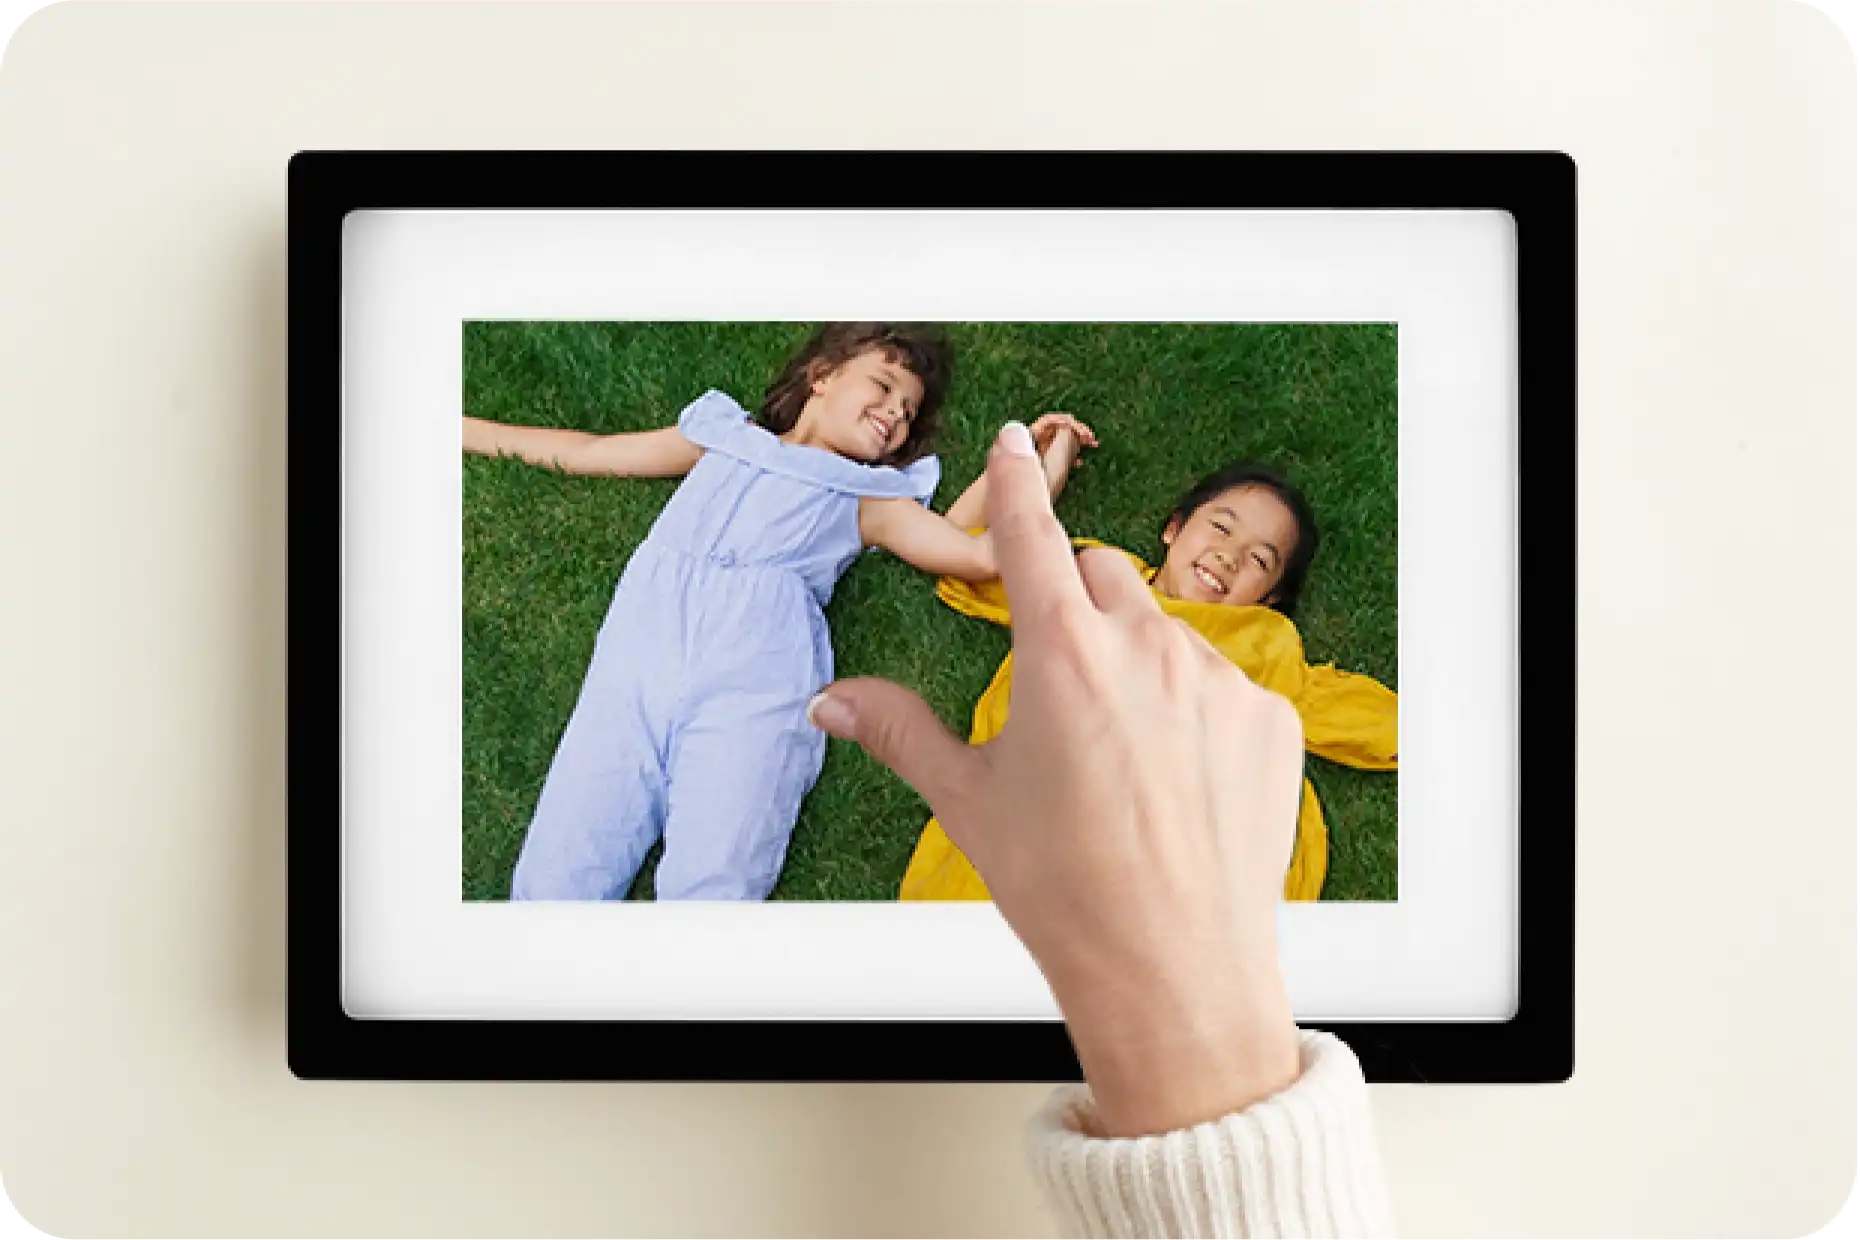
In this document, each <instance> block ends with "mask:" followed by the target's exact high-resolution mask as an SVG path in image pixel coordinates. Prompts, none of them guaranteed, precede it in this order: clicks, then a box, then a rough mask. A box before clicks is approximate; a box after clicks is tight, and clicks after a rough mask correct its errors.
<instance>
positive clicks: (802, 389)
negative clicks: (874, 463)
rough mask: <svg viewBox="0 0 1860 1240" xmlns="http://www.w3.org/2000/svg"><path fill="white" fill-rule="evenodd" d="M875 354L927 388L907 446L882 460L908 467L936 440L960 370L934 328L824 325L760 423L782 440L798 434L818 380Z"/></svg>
mask: <svg viewBox="0 0 1860 1240" xmlns="http://www.w3.org/2000/svg"><path fill="white" fill-rule="evenodd" d="M875 349H876V350H878V351H880V352H882V353H884V355H885V358H886V360H888V361H892V362H896V363H897V364H898V365H900V366H902V367H904V368H905V369H906V370H908V371H910V372H911V373H912V374H914V375H916V376H917V381H918V382H919V383H921V384H923V385H924V397H923V399H922V400H921V401H919V402H918V403H917V413H916V415H915V416H913V417H912V418H911V424H910V430H909V431H907V432H906V433H905V437H904V442H903V443H901V444H899V445H898V448H897V450H896V451H894V452H890V453H887V454H886V455H885V456H883V457H881V458H880V460H879V463H880V464H881V465H899V466H902V465H909V464H910V463H911V462H912V461H914V460H916V459H917V458H918V457H920V456H923V455H924V454H925V453H927V452H928V451H929V450H930V444H931V441H932V440H933V439H934V438H935V436H936V430H937V410H938V409H939V408H940V407H941V406H942V404H943V397H944V395H945V394H947V393H948V391H949V381H950V378H951V375H952V374H953V372H954V371H955V368H956V349H955V346H954V345H952V344H951V343H950V341H949V337H948V336H946V335H944V333H943V329H942V328H940V327H938V326H937V325H936V324H934V323H828V324H826V325H824V326H823V327H821V328H820V330H818V331H816V332H815V333H814V334H813V335H812V336H811V337H809V338H808V341H807V343H806V344H805V345H802V346H801V351H800V352H799V353H796V354H795V355H794V357H792V358H791V359H789V362H788V364H787V365H786V366H784V367H783V368H782V372H781V375H780V377H779V378H777V379H776V380H775V382H774V383H772V384H770V385H769V390H768V391H767V392H765V393H763V395H762V409H761V411H760V412H758V413H757V414H756V421H757V422H759V423H761V424H762V425H763V426H764V427H766V428H768V429H769V430H771V431H773V432H775V434H777V435H782V434H786V433H787V432H788V431H791V430H793V429H794V424H795V423H796V422H797V421H799V420H800V417H801V410H802V409H803V408H805V407H806V405H807V398H808V397H809V396H811V395H812V394H813V386H814V380H816V379H818V378H820V376H821V374H822V373H824V372H825V371H831V370H833V369H836V368H838V367H840V366H843V365H845V364H846V363H847V362H850V361H851V360H852V359H853V358H855V357H859V356H860V355H862V354H865V353H870V352H872V351H873V350H875ZM823 368H824V369H823Z"/></svg>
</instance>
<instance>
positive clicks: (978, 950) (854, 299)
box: [289, 152, 1575, 1082]
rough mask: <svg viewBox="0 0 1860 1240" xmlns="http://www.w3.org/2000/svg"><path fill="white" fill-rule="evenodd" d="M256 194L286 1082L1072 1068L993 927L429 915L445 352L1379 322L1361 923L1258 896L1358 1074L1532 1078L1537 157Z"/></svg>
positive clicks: (708, 177) (1560, 949) (950, 910)
mask: <svg viewBox="0 0 1860 1240" xmlns="http://www.w3.org/2000/svg"><path fill="white" fill-rule="evenodd" d="M290 178H291V180H290V242H289V245H290V290H289V298H290V420H291V427H290V481H291V498H290V582H291V588H290V599H291V601H290V626H291V633H290V660H291V663H290V701H291V705H290V734H291V741H290V765H291V776H290V789H291V791H290V797H291V813H290V847H289V858H290V875H289V898H290V910H289V934H290V940H289V953H290V959H289V1005H290V1021H289V1030H290V1060H291V1064H292V1068H293V1070H294V1071H295V1072H297V1073H298V1075H300V1076H304V1077H310V1078H323V1077H333V1078H365V1077H375V1078H435V1077H437V1078H451V1079H526V1078H527V1079H732V1080H738V1079H740V1080H881V1079H882V1080H1071V1079H1077V1078H1078V1065H1077V1060H1076V1058H1075V1057H1074V1055H1073V1053H1072V1050H1071V1047H1070V1044H1069V1042H1068V1041H1067V1039H1066V1036H1065V1032H1064V1028H1063V1026H1062V1025H1061V1024H1060V1023H1059V1021H1058V1020H1057V1013H1056V1011H1055V1010H1054V1009H1053V1007H1052V1004H1051V1000H1050V996H1048V995H1047V994H1046V992H1045V988H1044V985H1043V983H1042V981H1041V979H1040V976H1039V973H1038V971H1037V969H1035V968H1034V967H1033V965H1032V962H1031V961H1030V960H1028V959H1027V958H1026V956H1025V953H1024V952H1023V951H1022V950H1021V949H1020V947H1019V945H1018V942H1017V940H1015V939H1014V937H1013V935H1012V933H1011V932H1010V931H1008V930H1007V928H1006V926H1005V923H1003V922H1002V921H1001V920H1000V918H999V916H998V915H997V914H996V913H995V912H994V910H993V907H992V905H989V904H986V903H975V902H968V903H953V902H952V903H942V902H916V903H914V902H903V901H884V900H873V899H869V898H868V899H859V900H853V901H848V902H843V903H808V902H804V901H799V900H794V901H779V900H778V901H776V902H773V903H766V904H761V903H750V904H743V903H727V904H726V903H711V902H691V903H673V902H660V903H641V902H629V901H613V902H599V903H593V902H590V903H560V904H558V903H548V904H527V905H519V904H513V903H508V902H501V901H495V900H492V901H474V900H470V899H461V891H460V873H461V848H462V844H461V832H460V823H461V815H462V812H463V811H462V801H463V799H464V798H463V794H462V791H461V782H462V779H463V778H464V772H465V771H466V770H467V766H466V758H465V756H464V754H463V753H462V749H463V748H464V746H463V744H462V741H461V737H462V735H463V731H462V723H461V716H462V714H463V712H464V707H465V703H464V691H463V689H462V687H461V686H462V673H461V666H462V660H463V658H464V655H463V653H462V652H463V649H464V644H463V642H462V638H461V624H460V616H461V606H462V603H461V593H462V588H463V587H462V584H461V568H460V542H461V537H462V534H461V523H462V517H461V482H460V478H461V465H460V464H458V463H457V462H459V460H460V455H459V432H458V426H459V423H458V418H459V417H460V415H461V412H463V411H464V410H465V409H466V407H467V403H468V401H469V399H471V396H470V392H469V391H468V382H467V375H466V372H467V366H466V361H467V360H468V358H467V350H468V340H469V338H470V325H473V324H483V323H558V324H574V323H597V324H616V325H627V324H632V325H638V324H662V323H680V324H704V323H717V324H725V323H729V324H781V323H806V322H817V321H829V320H848V319H911V320H928V321H935V322H942V323H950V324H970V325H975V324H983V325H986V324H997V325H1000V324H1007V325H1012V324H1048V325H1056V324H1073V325H1080V324H1148V325H1172V326H1176V327H1183V328H1184V329H1185V330H1186V325H1199V326H1203V327H1211V326H1217V325H1230V326H1231V325H1314V324H1332V325H1336V324H1384V325H1389V326H1391V327H1392V329H1393V332H1394V333H1395V340H1396V342H1397V353H1398V357H1399V361H1398V365H1397V367H1396V376H1395V383H1396V386H1397V389H1398V399H1397V400H1396V402H1395V403H1396V405H1397V407H1398V423H1399V427H1398V442H1399V454H1398V455H1399V461H1398V469H1397V471H1396V472H1397V474H1398V479H1399V485H1398V497H1397V507H1398V509H1399V514H1398V515H1399V519H1398V521H1397V522H1396V523H1395V524H1396V527H1397V528H1398V530H1399V556H1398V564H1399V571H1398V577H1399V609H1398V610H1399V649H1400V659H1399V662H1400V673H1401V682H1402V686H1403V688H1404V689H1405V691H1406V693H1407V695H1408V701H1407V702H1406V703H1405V704H1404V708H1403V710H1402V712H1401V720H1400V739H1401V745H1400V758H1401V767H1400V775H1399V780H1400V784H1399V802H1400V814H1399V821H1400V836H1399V846H1398V854H1399V883H1398V890H1397V892H1396V893H1395V894H1394V898H1392V899H1382V900H1376V901H1365V902H1358V903H1332V902H1324V901H1319V902H1315V903H1309V904H1287V905H1286V906H1285V908H1284V910H1283V914H1282V921H1281V935H1282V943H1283V948H1284V957H1285V964H1286V971H1287V979H1288V984H1289V985H1290V987H1291V990H1292V997H1293V1002H1294V1008H1295V1011H1296V1013H1297V1015H1298V1016H1299V1018H1300V1021H1301V1023H1303V1024H1305V1025H1307V1026H1311V1027H1320V1028H1326V1029H1329V1030H1331V1031H1333V1032H1335V1033H1337V1034H1338V1035H1339V1036H1341V1037H1343V1038H1344V1039H1345V1040H1347V1041H1349V1042H1350V1044H1351V1045H1352V1046H1353V1048H1355V1050H1356V1051H1357V1053H1358V1055H1359V1057H1360V1058H1361V1059H1362V1061H1363V1065H1364V1069H1365V1072H1366V1073H1367V1074H1368V1076H1369V1078H1370V1079H1371V1080H1377V1081H1394V1080H1408V1081H1422V1080H1429V1081H1470V1082H1480V1081H1493V1082H1497V1081H1552V1080H1560V1079H1565V1078H1566V1077H1567V1076H1568V1075H1569V1074H1570V1071H1571V1068H1572V1063H1571V1057H1572V1054H1573V961H1574V752H1575V751H1574V693H1575V677H1574V637H1575V574H1574V546H1575V520H1574V513H1575V466H1574V462H1575V455H1574V435H1575V412H1574V392H1575V386H1574V376H1575V353H1574V341H1575V335H1574V331H1575V323H1574V306H1575V299H1574V279H1575V248H1574V247H1575V182H1574V169H1573V166H1572V165H1571V164H1570V162H1569V161H1568V160H1567V159H1566V158H1565V157H1563V156H1561V155H1557V154H1543V153H1502V154H1499V153H1494V154H1475V153H1466V154H1391V153H1352V154H1341V153H1339V154H1318V153H1311V154H1299V153H1275V154H1253V153H1241V154H1228V153H1154V154H1132V153H1102V154H1099V153H1067V154H1021V153H986V154H985V153H947V154H944V153H913V154H901V153H899V154H877V153H837V154H825V153H780V152H768V153H730V152H718V153H672V152H654V153H601V152H524V153H503V152H500V153H474V152H444V153H437V152H429V153H399V152H370V153H363V152H309V153H304V154H300V155H299V156H297V157H296V158H295V159H294V160H293V162H292V166H291V173H290ZM978 330H979V329H978ZM696 395H698V393H696V392H690V393H688V396H696ZM666 399H667V400H669V401H672V405H671V407H669V408H667V409H665V410H664V411H663V412H665V413H666V414H667V415H668V416H669V415H672V414H675V413H676V412H677V408H676V406H677V405H679V404H682V403H683V400H682V399H674V398H673V397H672V396H671V395H670V394H669V393H668V394H667V397H666ZM1294 424H1295V420H1294ZM949 494H953V491H952V492H950V493H949ZM949 494H942V493H940V494H939V496H938V501H937V502H939V503H946V502H947V499H948V497H949ZM466 606H467V607H468V606H469V604H468V603H467V604H466ZM558 722H559V721H558ZM539 743H541V742H539ZM926 816H927V815H926Z"/></svg>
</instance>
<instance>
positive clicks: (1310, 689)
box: [462, 322, 1397, 901]
mask: <svg viewBox="0 0 1860 1240" xmlns="http://www.w3.org/2000/svg"><path fill="white" fill-rule="evenodd" d="M463 344H464V413H465V417H464V422H463V447H464V452H465V459H464V467H465V468H464V478H463V497H462V500H463V503H462V511H463V521H464V531H463V534H464V544H463V545H464V563H463V599H464V615H463V637H464V646H463V651H464V657H463V669H462V674H463V678H464V679H463V689H464V696H463V703H464V736H463V755H464V790H463V791H464V815H463V819H464V820H463V823H462V830H463V873H462V895H463V898H465V899H466V900H473V901H478V900H519V901H521V900H622V899H635V900H638V899H660V900H764V899H775V900H837V901H845V900H858V901H891V900H986V899H988V892H987V889H986V887H985V886H984V885H983V883H982V880H981V878H980V877H979V876H978V875H977V874H976V872H975V870H974V868H973V867H972V866H971V865H970V864H969V863H968V861H967V859H966V858H965V857H964V856H963V855H962V853H961V852H960V851H959V850H958V849H957V848H956V847H955V845H954V844H952V843H951V842H950V840H949V837H948V836H947V835H946V834H944V832H943V830H942V828H941V826H940V825H939V824H938V823H937V822H936V821H935V819H934V818H933V817H932V816H931V815H930V812H929V809H928V807H927V806H926V805H925V804H924V802H923V801H922V800H921V799H920V798H919V797H918V796H917V794H916V793H915V792H914V791H913V790H912V789H911V788H910V787H909V786H908V785H906V784H905V783H904V782H903V781H902V780H900V779H898V778H897V777H896V776H895V775H893V774H892V773H891V772H890V771H889V770H887V769H885V768H884V767H882V766H880V765H879V764H877V763H876V762H874V761H873V760H871V759H870V758H869V757H868V756H867V755H866V754H865V753H864V752H863V751H862V750H861V749H860V748H859V747H858V746H857V745H854V744H850V743H844V742H840V741H829V740H828V738H827V737H826V736H825V734H824V733H822V732H821V731H820V730H819V729H817V728H815V727H814V726H813V725H812V724H811V723H810V722H809V721H808V719H807V715H806V711H807V705H808V703H809V701H810V700H812V699H813V697H814V696H815V694H817V693H818V692H819V691H820V690H821V689H822V688H824V687H825V686H826V685H827V684H828V683H829V682H831V681H832V680H834V679H835V677H849V676H881V677H884V678H886V679H889V680H893V681H896V682H898V683H900V684H902V685H906V686H908V687H910V688H911V689H913V690H915V691H916V692H917V693H919V694H921V695H922V696H923V697H924V699H925V700H926V701H928V702H929V703H930V705H931V706H932V707H933V708H934V709H935V710H936V711H937V713H938V715H939V716H941V718H942V719H943V721H944V722H945V723H946V724H947V725H949V726H950V727H951V728H952V729H953V730H954V731H955V732H956V733H957V734H958V735H961V736H967V737H968V738H969V740H970V742H971V743H973V744H982V743H985V742H986V741H988V740H989V738H990V737H992V736H994V735H996V734H997V733H999V731H1000V730H1001V728H1002V726H1003V725H1004V724H1005V722H1006V720H1007V717H1008V704H1009V699H1010V696H1011V689H1012V675H1011V666H1010V665H1009V664H1006V663H1004V658H1005V656H1006V655H1007V654H1008V651H1009V639H1008V633H1009V631H1010V629H1011V625H1012V623H1013V617H1012V616H1011V615H1010V613H1009V608H1008V605H1007V594H1006V592H1005V591H1004V589H1003V588H1002V585H1001V582H1000V581H999V579H998V576H997V574H996V572H995V567H994V562H993V560H994V557H993V553H992V547H991V542H990V540H989V538H988V531H987V528H986V524H987V517H986V493H985V491H986V488H985V481H984V480H983V476H982V472H983V463H984V461H985V460H986V456H987V452H988V448H989V445H990V444H991V443H992V441H993V440H994V438H995V434H996V432H997V431H998V430H999V428H1000V427H1001V426H1002V424H1003V423H1005V422H1007V421H1009V420H1018V421H1021V422H1024V423H1026V424H1027V425H1028V426H1029V427H1030V428H1031V429H1032V432H1033V438H1034V441H1035V446H1036V448H1037V450H1038V452H1039V454H1040V458H1041V462H1042V465H1043V468H1044V471H1045V474H1046V477H1047V480H1048V484H1049V489H1050V491H1051V493H1052V495H1053V497H1054V510H1055V512H1056V513H1057V515H1058V517H1059V519H1060V521H1061V523H1062V524H1063V525H1064V526H1065V528H1066V531H1067V533H1068V534H1069V535H1070V536H1071V537H1072V538H1073V540H1074V542H1075V545H1077V546H1080V547H1085V546H1108V547H1112V548H1117V549H1119V550H1121V551H1123V552H1124V553H1125V554H1126V555H1128V556H1129V557H1130V559H1131V560H1132V562H1133V564H1134V565H1135V566H1136V567H1137V569H1138V570H1139V571H1140V572H1141V573H1142V574H1143V576H1144V577H1145V578H1146V579H1147V580H1148V581H1149V583H1150V587H1151V589H1152V590H1153V591H1154V593H1155V595H1156V598H1157V601H1158V603H1159V605H1160V606H1161V607H1162V609H1163V610H1164V611H1165V612H1166V613H1168V614H1170V615H1172V616H1175V617H1177V618H1179V619H1181V620H1182V621H1183V622H1184V623H1186V624H1187V625H1189V626H1190V627H1192V628H1193V629H1194V630H1195V631H1196V632H1198V633H1200V634H1201V635H1202V636H1203V637H1205V638H1206V639H1207V641H1208V642H1209V643H1210V645H1212V646H1213V647H1214V649H1215V650H1217V651H1218V652H1219V653H1220V654H1221V655H1222V656H1224V657H1225V658H1226V659H1228V660H1229V661H1230V662H1232V663H1233V664H1234V665H1236V666H1237V667H1239V668H1240V669H1241V670H1242V671H1243V672H1245V673H1246V675H1248V676H1249V677H1250V678H1252V679H1253V680H1254V681H1255V682H1256V683H1258V684H1260V685H1263V686H1265V687H1266V688H1268V689H1271V690H1273V691H1275V692H1278V693H1281V694H1283V695H1284V696H1285V697H1286V698H1288V699H1289V700H1290V701H1291V702H1292V704H1293V706H1294V707H1296V709H1297V711H1298V714H1299V716H1300V718H1301V720H1302V721H1303V724H1304V729H1305V743H1306V749H1307V754H1308V757H1307V762H1306V780H1305V787H1304V799H1303V804H1302V806H1301V809H1300V811H1299V821H1298V828H1297V835H1296V842H1295V845H1294V849H1293V854H1292V860H1291V865H1290V867H1289V869H1288V871H1287V874H1286V879H1285V898H1286V899H1287V900H1297V901H1309V900H1318V899H1323V900H1347V901H1387V900H1394V899H1395V898H1396V897H1397V873H1396V856H1397V848H1396V841H1397V824H1396V778H1395V776H1394V774H1393V772H1394V771H1395V769H1396V756H1397V755H1396V687H1397V686H1396V633H1397V625H1396V464H1397V460H1396V365H1397V352H1396V328H1395V326H1394V325H1393V324H1388V323H1267V324H1252V323H1243V324H1200V323H1179V324H1178V323H1111V324H1103V323H941V324H923V323H828V324H824V325H821V324H809V323H767V322H758V323H721V322H675V323H672V322H667V323H616V322H469V323H466V324H465V325H464V340H463Z"/></svg>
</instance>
